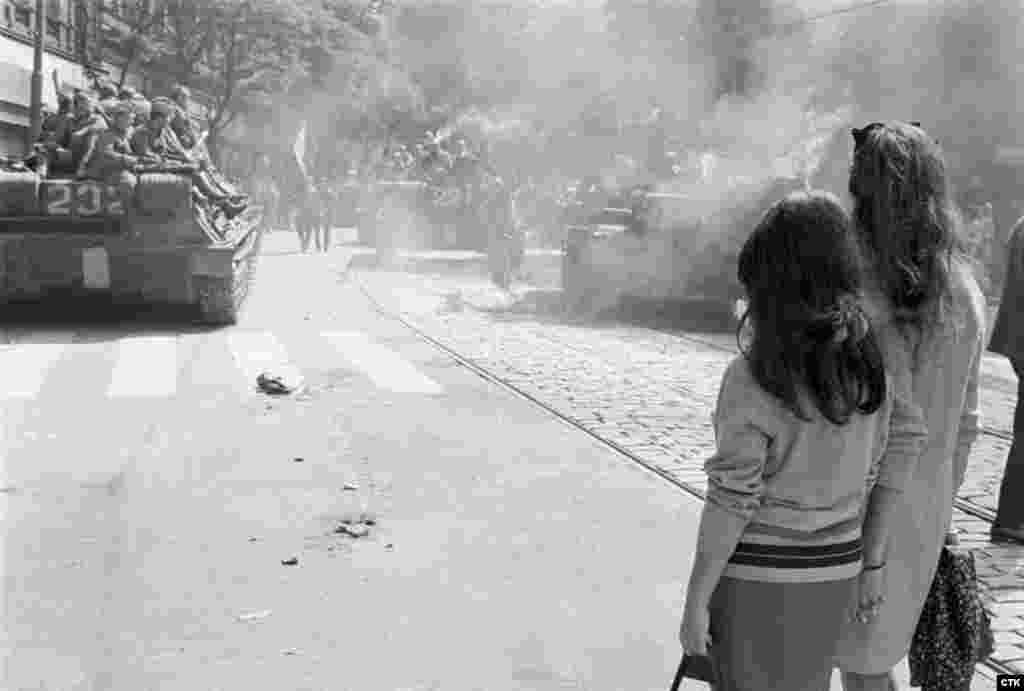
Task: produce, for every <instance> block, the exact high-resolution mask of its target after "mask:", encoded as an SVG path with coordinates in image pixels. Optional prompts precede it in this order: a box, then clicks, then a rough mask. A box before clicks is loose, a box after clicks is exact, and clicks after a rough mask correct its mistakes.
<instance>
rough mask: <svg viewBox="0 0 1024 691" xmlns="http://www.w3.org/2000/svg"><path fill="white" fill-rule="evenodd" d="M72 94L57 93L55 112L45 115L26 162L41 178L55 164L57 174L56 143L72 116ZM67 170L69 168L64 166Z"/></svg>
mask: <svg viewBox="0 0 1024 691" xmlns="http://www.w3.org/2000/svg"><path fill="white" fill-rule="evenodd" d="M72 111H73V100H72V92H71V90H69V89H66V88H65V89H59V90H58V91H57V112H56V113H49V114H46V115H45V117H44V118H43V124H42V127H41V128H40V131H39V140H38V141H37V142H36V144H35V146H34V147H33V152H32V154H31V155H30V156H29V157H28V159H27V162H28V163H30V164H31V165H32V167H33V168H35V171H36V172H37V173H39V175H41V176H42V177H44V178H45V177H46V176H47V175H49V173H50V169H51V167H52V166H54V165H55V164H56V170H55V172H59V168H60V167H59V163H58V162H57V161H56V158H57V149H58V142H59V140H60V138H61V137H63V136H65V134H66V133H67V131H68V126H69V124H70V123H71V121H72V119H73V117H74V115H73V112H72ZM65 167H66V168H69V167H70V166H69V165H68V166H65Z"/></svg>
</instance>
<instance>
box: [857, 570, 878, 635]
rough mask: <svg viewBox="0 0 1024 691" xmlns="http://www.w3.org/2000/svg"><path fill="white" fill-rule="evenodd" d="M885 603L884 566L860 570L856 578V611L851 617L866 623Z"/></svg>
mask: <svg viewBox="0 0 1024 691" xmlns="http://www.w3.org/2000/svg"><path fill="white" fill-rule="evenodd" d="M884 603H885V567H884V566H883V567H882V568H878V569H871V570H869V571H861V574H860V577H859V578H858V579H857V611H856V612H854V615H853V618H854V619H855V620H857V621H859V622H860V623H861V624H866V623H867V622H869V621H870V620H872V619H874V618H875V616H877V615H878V610H879V609H881V607H882V605H883V604H884Z"/></svg>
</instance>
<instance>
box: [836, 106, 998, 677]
mask: <svg viewBox="0 0 1024 691" xmlns="http://www.w3.org/2000/svg"><path fill="white" fill-rule="evenodd" d="M853 138H854V153H853V165H852V166H851V169H850V181H849V190H850V194H851V196H852V197H853V202H854V228H855V231H856V233H857V236H858V238H859V240H860V245H861V247H862V251H863V254H864V257H865V262H864V264H865V266H866V276H865V286H866V291H865V293H866V294H865V298H864V304H865V307H866V308H867V309H868V311H869V314H870V315H871V318H872V322H873V324H874V325H875V326H876V328H877V329H878V333H879V336H880V340H882V343H883V351H884V352H885V353H886V367H887V368H888V369H889V371H890V373H891V374H892V375H893V377H894V379H895V380H896V381H897V382H907V384H908V388H907V391H908V394H909V395H910V396H911V397H912V399H913V403H914V404H915V405H916V406H919V407H920V409H921V410H922V411H923V414H924V421H925V426H926V428H927V430H928V439H927V442H926V444H925V446H924V452H923V454H922V455H921V458H920V459H919V460H918V462H917V463H916V464H915V465H914V467H913V471H912V474H911V477H910V479H909V481H908V482H907V484H906V486H905V488H904V490H903V492H902V494H901V495H899V497H891V498H890V500H888V501H882V502H880V503H878V504H869V505H868V507H867V511H866V515H865V518H864V520H865V533H868V532H869V528H868V525H869V524H874V525H877V526H878V530H879V534H880V535H883V536H884V537H883V539H881V540H880V541H879V544H878V547H879V549H878V552H877V553H876V554H874V555H871V556H870V558H869V559H867V560H866V562H867V565H866V566H865V573H864V575H863V576H862V578H861V581H862V582H861V586H860V587H861V590H862V591H864V590H874V591H875V592H877V593H878V595H877V597H884V604H883V605H882V606H881V607H880V608H878V611H877V612H876V613H875V615H874V616H872V617H869V618H859V619H856V620H853V621H850V622H849V623H848V624H847V625H846V626H845V630H844V634H843V637H842V639H841V641H840V645H839V647H838V649H837V651H836V666H837V667H838V668H839V669H840V671H841V672H842V678H843V686H844V688H845V689H846V690H847V691H893V690H895V689H896V688H897V686H896V680H895V677H894V675H893V669H894V668H895V667H896V665H897V663H899V661H900V660H902V659H903V658H904V657H906V655H907V653H908V651H909V650H910V643H911V639H912V638H913V635H914V631H915V629H916V627H917V622H918V620H919V619H920V616H921V610H922V608H923V606H924V602H925V598H926V597H927V595H928V592H929V590H930V589H931V585H932V580H933V578H934V576H935V572H936V569H937V567H938V562H939V554H940V552H941V549H942V546H943V544H944V543H945V542H946V540H947V535H948V531H949V528H950V522H951V520H952V515H953V498H954V497H955V496H956V494H957V492H958V491H959V489H960V485H961V484H962V483H963V479H964V474H965V472H966V469H967V460H968V456H969V453H970V449H971V445H972V444H973V443H974V440H975V439H976V438H977V436H978V421H979V411H978V375H979V369H980V366H981V356H982V353H983V351H984V346H985V343H984V341H985V298H984V296H983V295H982V292H981V289H980V288H979V287H978V283H977V281H976V280H975V279H974V275H973V272H972V270H971V268H970V264H969V260H968V259H967V258H966V255H965V253H964V251H963V246H962V240H961V237H960V234H961V232H962V230H961V222H960V219H959V215H958V214H957V211H956V208H955V206H954V203H953V201H952V197H951V195H950V190H949V184H948V179H947V177H946V166H945V162H944V160H943V156H942V151H941V149H940V148H939V145H938V143H936V142H935V141H934V140H933V139H932V138H931V137H930V136H929V135H928V134H927V133H926V132H925V131H924V130H923V129H921V128H920V126H918V125H916V124H911V123H905V122H896V121H891V122H885V123H872V124H870V125H868V126H866V127H864V128H861V129H854V130H853ZM868 569H871V571H870V572H868Z"/></svg>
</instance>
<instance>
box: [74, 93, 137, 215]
mask: <svg viewBox="0 0 1024 691" xmlns="http://www.w3.org/2000/svg"><path fill="white" fill-rule="evenodd" d="M109 115H110V118H111V123H110V127H109V128H108V129H106V130H103V131H102V132H100V133H99V134H98V135H97V136H96V137H94V138H93V145H92V146H91V147H90V148H89V150H88V151H87V152H86V154H85V156H84V157H83V159H82V161H81V163H80V164H79V177H82V178H90V179H93V180H102V181H103V182H104V183H106V184H108V185H116V186H117V188H118V192H119V193H120V195H121V200H122V202H124V203H125V204H126V205H128V204H130V203H131V200H132V199H134V198H135V186H136V184H137V182H138V176H137V175H136V174H135V171H136V169H137V168H138V167H139V166H140V165H142V164H143V163H150V162H154V161H153V159H150V158H146V157H141V156H136V155H135V154H134V153H132V147H131V143H130V142H129V139H128V138H129V133H130V130H131V126H132V122H133V121H134V120H135V112H134V111H133V110H132V108H131V106H129V105H127V104H124V103H117V104H115V105H113V106H111V107H110V111H109Z"/></svg>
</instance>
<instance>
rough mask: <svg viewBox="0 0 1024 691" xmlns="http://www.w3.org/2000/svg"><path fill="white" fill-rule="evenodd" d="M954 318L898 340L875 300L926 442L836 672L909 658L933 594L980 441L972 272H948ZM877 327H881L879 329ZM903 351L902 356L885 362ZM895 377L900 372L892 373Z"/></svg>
mask: <svg viewBox="0 0 1024 691" xmlns="http://www.w3.org/2000/svg"><path fill="white" fill-rule="evenodd" d="M952 275H953V286H952V288H953V314H952V315H950V318H949V319H946V320H944V323H943V324H942V326H941V327H940V329H939V331H938V332H937V333H936V334H935V335H933V336H932V337H930V338H928V339H926V340H925V341H924V342H922V343H917V344H912V345H908V344H907V343H906V342H905V341H902V340H900V342H898V343H897V342H893V341H896V340H897V337H896V336H894V331H893V329H892V328H891V320H888V317H887V314H888V311H887V310H886V309H885V307H884V306H883V305H884V304H885V301H884V299H883V298H882V297H881V296H880V295H878V294H877V293H876V295H875V298H874V299H873V300H871V302H872V303H873V307H874V309H873V311H874V314H873V315H872V317H873V319H875V320H877V321H878V322H885V328H880V329H879V331H880V334H882V337H886V338H889V339H890V343H888V344H887V347H886V353H887V360H888V362H887V365H888V366H890V367H892V368H894V369H904V368H905V369H909V376H910V381H911V382H912V386H913V397H914V401H915V402H916V403H917V404H918V405H919V406H920V407H921V408H922V410H923V411H924V417H925V424H926V425H927V427H928V441H927V443H926V444H925V449H924V452H923V454H922V455H921V458H920V459H919V461H918V463H917V467H916V469H915V470H914V472H913V475H912V477H911V479H910V482H909V483H908V484H907V487H906V489H905V491H904V494H903V497H904V500H905V501H904V504H903V506H902V507H901V510H900V513H899V518H898V520H896V522H895V523H894V525H893V526H892V528H891V532H890V542H889V549H888V553H887V562H888V566H887V567H886V573H885V581H886V585H885V588H886V590H885V604H884V605H882V607H881V610H880V612H879V614H878V616H877V617H875V618H874V619H873V620H872V621H870V622H868V623H867V624H860V623H850V624H848V625H847V628H846V631H845V634H844V637H843V639H842V640H841V641H840V645H839V648H838V651H837V657H836V665H837V666H838V667H839V668H840V669H842V670H844V671H847V672H856V673H860V674H883V673H886V672H888V671H889V670H891V669H892V668H894V667H895V666H896V664H897V663H898V662H899V661H900V660H901V659H902V658H903V657H904V656H905V655H906V654H907V652H908V650H909V649H910V641H911V638H912V637H913V634H914V629H915V628H916V627H917V620H918V618H919V617H920V614H921V608H922V607H923V605H924V600H925V598H926V597H927V595H928V590H929V588H930V587H931V582H932V578H933V576H934V575H935V569H936V567H937V565H938V560H939V552H940V550H941V548H942V544H943V541H944V538H945V534H946V530H947V529H948V528H949V524H950V519H951V517H952V507H953V497H954V495H955V494H956V492H957V490H958V489H959V487H960V484H961V483H962V482H963V476H964V471H965V470H966V467H967V456H968V453H969V452H970V448H971V444H973V442H974V440H975V438H976V437H977V435H978V418H979V410H978V373H979V369H980V366H981V356H982V353H983V352H984V350H985V343H984V340H985V299H984V296H983V295H982V293H981V290H980V288H979V287H978V284H977V282H976V281H975V279H974V277H973V275H972V274H971V272H970V269H969V268H968V267H967V266H965V265H961V264H957V265H955V266H954V268H953V271H952ZM880 326H881V324H880ZM900 351H902V352H903V353H904V355H905V357H902V358H900V357H893V358H889V357H888V354H889V353H891V352H900ZM893 374H894V376H896V377H897V378H899V377H901V376H904V375H906V372H905V371H904V372H902V373H901V372H893Z"/></svg>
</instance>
